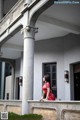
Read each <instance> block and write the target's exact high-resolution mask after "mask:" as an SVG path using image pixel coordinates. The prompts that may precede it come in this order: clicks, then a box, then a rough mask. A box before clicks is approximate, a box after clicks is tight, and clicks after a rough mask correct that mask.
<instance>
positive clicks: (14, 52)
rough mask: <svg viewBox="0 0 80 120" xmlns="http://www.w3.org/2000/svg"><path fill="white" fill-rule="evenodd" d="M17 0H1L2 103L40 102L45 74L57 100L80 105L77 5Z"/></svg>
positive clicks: (79, 17)
mask: <svg viewBox="0 0 80 120" xmlns="http://www.w3.org/2000/svg"><path fill="white" fill-rule="evenodd" d="M17 1H18V2H17ZM17 1H16V0H14V1H13V0H12V1H11V0H4V1H3V0H0V5H1V6H3V7H1V6H0V19H1V22H0V47H1V52H2V56H1V58H0V59H1V62H0V66H1V67H0V83H1V86H0V94H1V96H0V97H1V99H3V98H4V99H21V100H22V101H23V102H22V105H23V108H24V106H25V104H26V100H29V99H33V100H39V99H40V97H41V95H42V76H43V75H44V74H46V73H48V74H50V77H51V87H52V90H53V92H54V94H55V95H56V97H57V99H60V100H80V95H79V92H80V4H79V3H76V2H75V3H71V4H70V3H69V4H60V2H59V1H54V0H51V1H49V0H43V1H38V0H17ZM16 2H17V3H16ZM15 3H16V4H15ZM27 3H28V4H27ZM14 4H15V6H14V7H12V6H13V5H14ZM10 9H11V10H10ZM9 10H10V11H9ZM8 11H9V12H8ZM7 12H8V13H7ZM41 13H42V14H41ZM5 14H6V15H5ZM39 14H40V15H39ZM4 15H5V16H4ZM3 16H4V17H3ZM2 17H3V18H2ZM37 17H38V19H37ZM36 20H37V21H36ZM35 22H36V25H35ZM37 27H38V28H39V29H38V33H36V31H37ZM35 33H36V34H35ZM34 36H35V37H34ZM23 58H24V60H23ZM7 62H8V63H7ZM9 63H10V65H9ZM23 64H24V65H23ZM5 71H6V72H5ZM7 71H9V72H8V73H7ZM65 73H66V74H67V77H68V78H66V79H65V77H64V76H65ZM20 77H22V85H21V84H20V85H19V83H20V80H19V79H20ZM22 89H23V91H22ZM22 95H23V96H22ZM26 105H27V104H26ZM23 111H25V110H23Z"/></svg>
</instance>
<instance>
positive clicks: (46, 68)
mask: <svg viewBox="0 0 80 120" xmlns="http://www.w3.org/2000/svg"><path fill="white" fill-rule="evenodd" d="M56 65H57V64H56V63H43V76H44V75H45V74H49V75H50V83H51V89H52V92H53V93H54V94H55V96H56V97H57V79H56Z"/></svg>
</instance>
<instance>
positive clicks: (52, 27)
mask: <svg viewBox="0 0 80 120" xmlns="http://www.w3.org/2000/svg"><path fill="white" fill-rule="evenodd" d="M36 27H38V28H39V30H38V33H37V34H36V36H35V40H36V41H37V40H46V39H49V38H55V37H60V36H65V35H67V34H69V33H75V34H80V4H76V5H72V4H67V5H64V4H63V5H62V4H54V5H53V6H51V7H50V8H48V9H47V10H46V11H45V12H44V13H42V14H41V15H40V17H39V18H38V20H37V22H36ZM22 50H23V37H22V35H21V33H20V31H19V32H18V33H17V34H15V35H14V36H13V37H11V38H10V39H9V40H8V41H7V42H6V43H5V44H4V46H3V48H2V52H3V57H6V58H7V57H8V58H14V59H16V58H18V57H19V56H20V54H21V51H22ZM6 52H7V54H6ZM12 52H13V54H12Z"/></svg>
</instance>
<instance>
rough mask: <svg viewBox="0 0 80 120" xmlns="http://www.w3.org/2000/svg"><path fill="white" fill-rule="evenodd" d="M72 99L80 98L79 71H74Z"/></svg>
mask: <svg viewBox="0 0 80 120" xmlns="http://www.w3.org/2000/svg"><path fill="white" fill-rule="evenodd" d="M74 99H75V100H80V72H77V73H74Z"/></svg>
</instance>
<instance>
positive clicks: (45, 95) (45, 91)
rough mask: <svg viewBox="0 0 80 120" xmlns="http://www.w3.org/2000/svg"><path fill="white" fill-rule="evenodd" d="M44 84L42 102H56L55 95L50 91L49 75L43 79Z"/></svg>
mask: <svg viewBox="0 0 80 120" xmlns="http://www.w3.org/2000/svg"><path fill="white" fill-rule="evenodd" d="M43 83H44V84H43V86H42V90H43V96H42V98H41V101H44V100H55V95H54V94H53V93H52V91H51V89H50V77H49V75H45V76H44V77H43Z"/></svg>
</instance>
